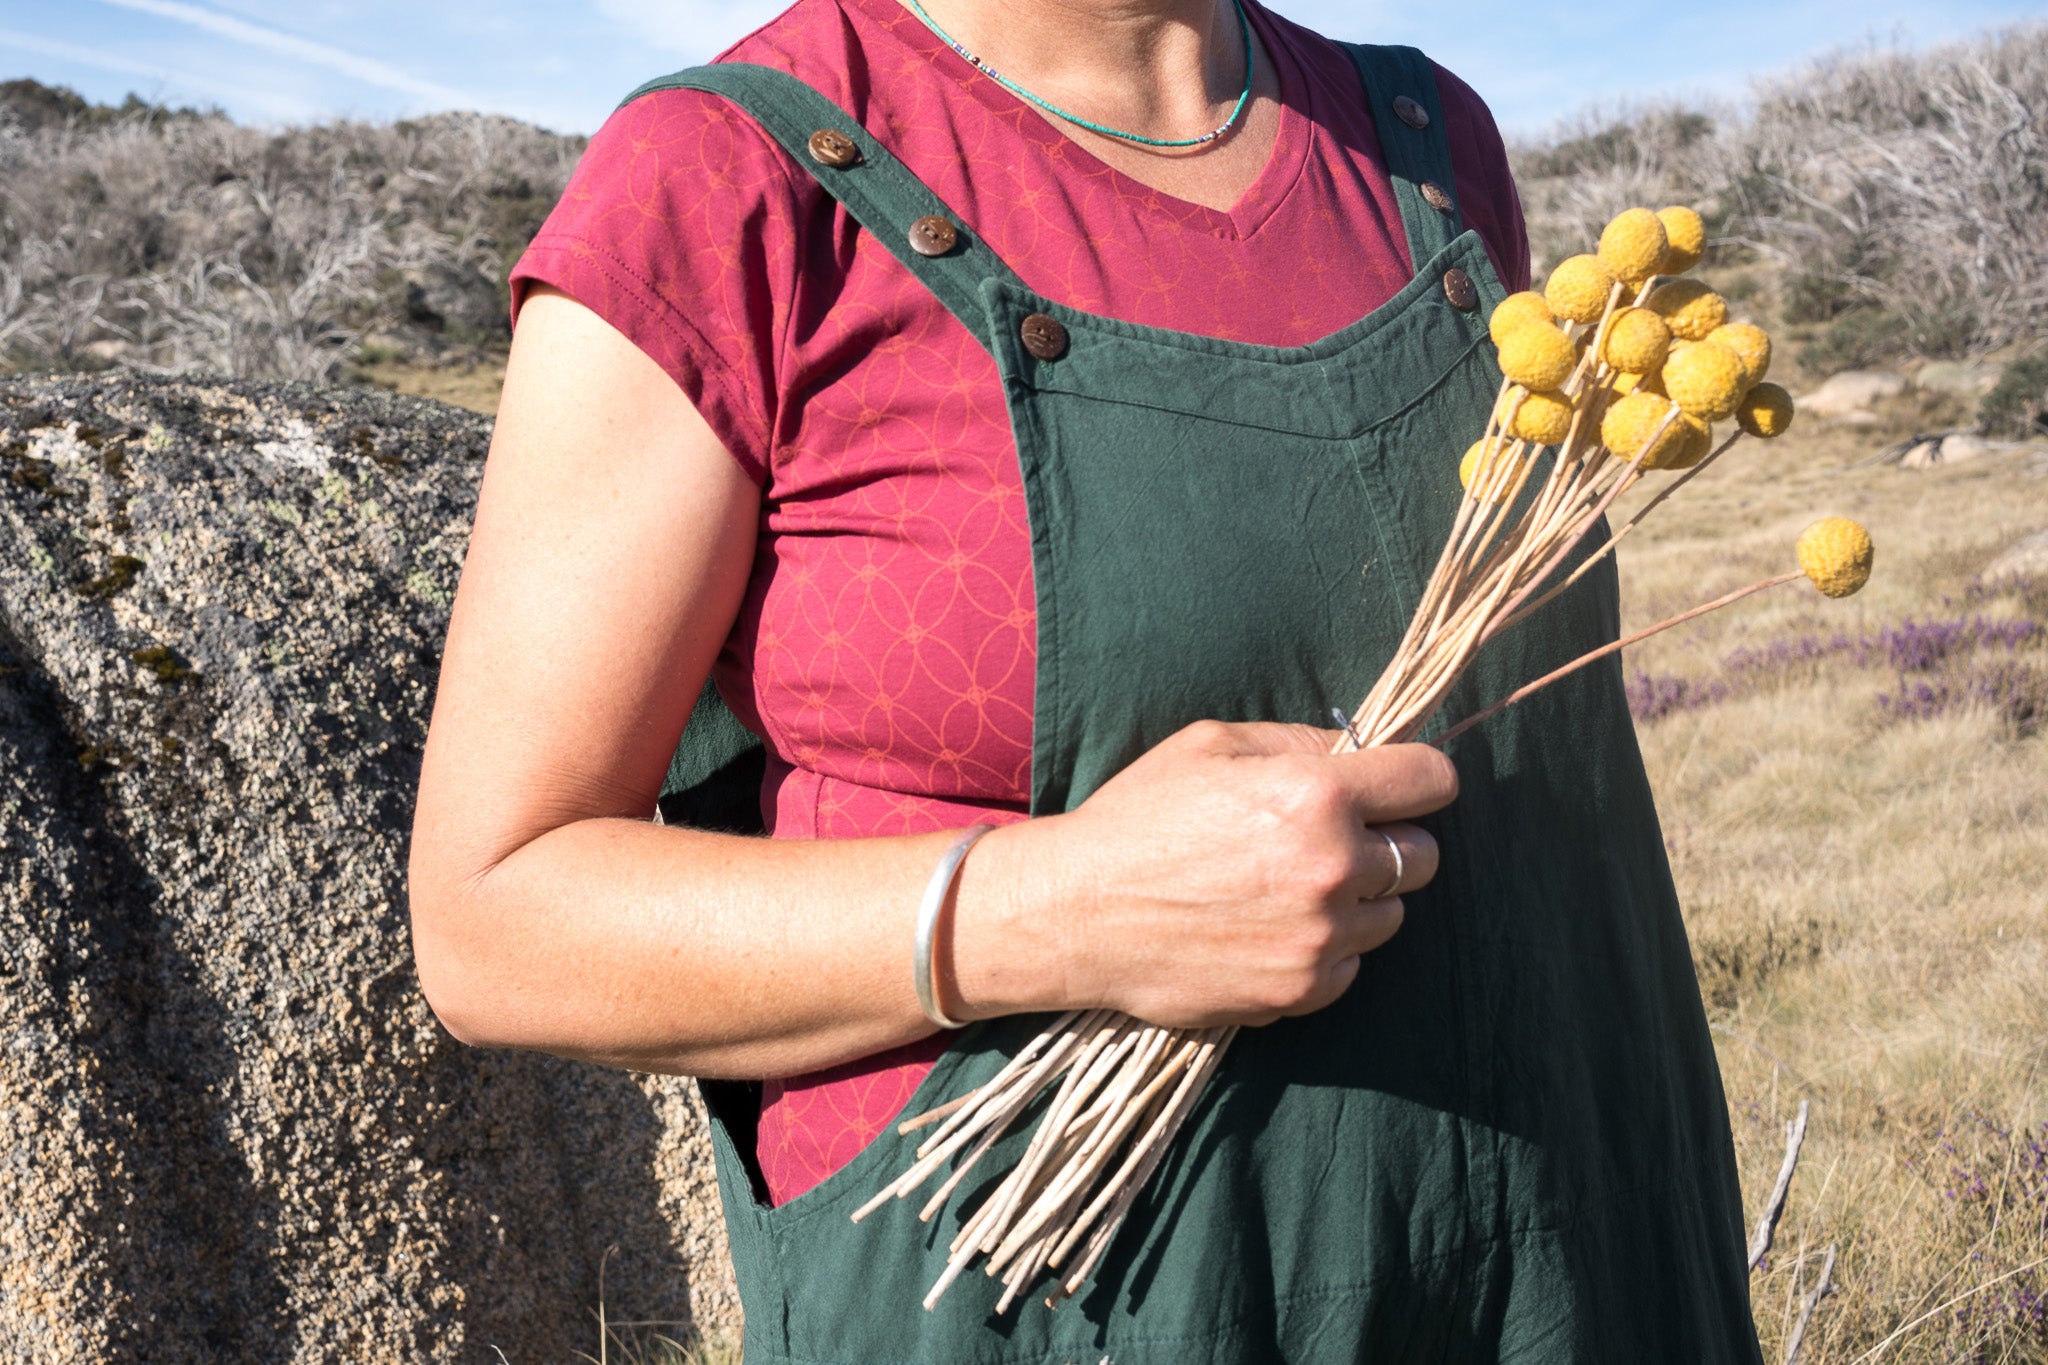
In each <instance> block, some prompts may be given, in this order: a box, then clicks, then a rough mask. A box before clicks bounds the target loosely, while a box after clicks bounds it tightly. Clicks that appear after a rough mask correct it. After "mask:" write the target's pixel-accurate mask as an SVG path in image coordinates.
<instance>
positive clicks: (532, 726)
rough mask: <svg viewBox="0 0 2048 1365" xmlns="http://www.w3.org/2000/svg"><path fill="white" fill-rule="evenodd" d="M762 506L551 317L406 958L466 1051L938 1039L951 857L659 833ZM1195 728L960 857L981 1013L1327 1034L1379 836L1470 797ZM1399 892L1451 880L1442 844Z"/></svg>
mask: <svg viewBox="0 0 2048 1365" xmlns="http://www.w3.org/2000/svg"><path fill="white" fill-rule="evenodd" d="M759 511H760V507H759V493H758V491H757V490H756V489H755V487H754V486H753V484H752V483H751V482H749V481H748V479H747V478H746V476H745V475H744V474H743V473H742V471H741V470H740V468H739V466H738V465H737V464H736V463H735V462H734V461H733V460H732V459H731V457H730V456H729V455H728V454H727V453H726V451H725V450H724V449H723V448H722V446H721V445H720V443H719V441H718V439H717V438H716V436H715V435H713V433H712V432H711V430H710V428H709V427H708V426H707V425H706V424H705V422H704V421H703V419H702V418H701V417H700V416H699V415H698V413H697V412H696V411H695V409H694V408H693V407H692V406H691V405H690V403H689V402H688V401H687V399H686V398H685V397H684V396H683V394H682V393H681V392H680V391H679V390H678V389H677V387H676V385H675V384H674V383H673V381H671V380H670V379H669V378H668V376H667V375H665V374H664V373H663V372H662V371H661V370H660V369H659V367H657V366H656V365H655V364H654V363H653V361H651V360H650V359H648V358H647V357H646V356H645V355H644V354H642V353H641V352H640V351H639V350H638V349H637V348H636V347H634V346H633V345H632V344H631V343H630V342H629V341H627V340H626V339H625V338H624V337H622V336H620V335H619V334H618V333H617V332H615V331H614V330H612V329H611V328H610V327H609V326H607V325H606V324H605V323H604V322H603V321H601V320H600V319H599V318H598V317H597V316H596V315H595V314H593V313H591V312H589V311H588V310H587V309H584V308H583V307H582V306H580V305H578V304H576V303H575V302H573V301H572V300H570V299H568V298H567V297H565V296H562V295H560V294H556V293H553V292H552V291H545V290H543V291H540V292H539V293H537V294H536V295H535V296H534V297H533V298H531V299H530V300H529V301H528V302H527V304H526V307H525V309H524V312H523V314H522V317H521V320H520V327H519V332H518V336H517V339H516V340H515V342H514V345H513V349H512V357H511V362H510V366H509V369H508V372H507V375H506V383H505V393H504V401H503V405H502V407H501V409H500V413H499V418H498V428H497V434H496V437H495V439H494V440H493V442H492V447H491V455H490V461H489V464H488V466H487V467H486V471H485V476H484V484H483V492H482V498H481V501H480V503H479V507H478V513H477V521H476V528H475V532H474V534H473V536H472V539H471V542H470V548H469V557H468V560H467V562H466V564H465V567H464V570H463V577H462V584H461V588H460V591H459V592H458V593H457V596H456V602H455V610H454V616H453V619H452V621H451V623H450V626H449V636H448V647H447V649H446V651H445V654H444V657H443V662H442V670H441V679H440V690H439V694H438V696H437V698H436V702H435V708H434V718H433V724H432V728H431V731H430V734H429V737H428V741H427V752H426V758H425V764H424V768H423V770H422V773H421V778H420V792H419V805H418V811H417V815H416V822H415V826H414V838H413V850H412V864H411V898H412V912H413V933H414V946H415V951H416V954H417V958H418V963H419V972H420V980H421V984H422V986H423V987H424V988H425V990H426V993H427V996H428V999H429V1001H430V1002H431V1003H432V1004H433V1006H434V1009H435V1010H436V1012H437V1013H438V1014H439V1015H440V1017H441V1019H442V1021H443V1022H444V1023H445V1024H446V1025H447V1026H448V1027H449V1029H450V1030H451V1031H452V1032H454V1033H455V1034H456V1036H458V1037H460V1038H462V1039H464V1040H466V1041H469V1042H473V1043H477V1044H480V1045H488V1046H517V1047H530V1048H537V1049H541V1050H544V1051H549V1052H555V1053H559V1054H562V1055H566V1056H575V1057H584V1058H589V1059H592V1060H597V1061H604V1062H610V1063H615V1064H619V1065H624V1066H631V1067H635V1068H639V1069H645V1070H656V1071H673V1072H682V1073H688V1074H697V1075H726V1076H769V1075H787V1074H795V1073H800V1072H805V1071H810V1070H814V1069H817V1068H819V1067H822V1066H826V1065H830V1064H833V1063H836V1062H839V1061H844V1060H847V1059H850V1058H853V1057H858V1056H864V1055H867V1054H869V1053H873V1052H876V1051H879V1050H882V1049H884V1048H888V1047H892V1046H895V1045H898V1044H901V1043H904V1042H908V1041H911V1040H913V1039H915V1038H918V1037H921V1036H924V1035H926V1034H929V1033H930V1032H931V1031H932V1026H931V1025H930V1024H929V1023H928V1022H927V1021H926V1020H925V1018H924V1016H923V1015H922V1014H921V1013H920V1012H919V1010H918V1007H917V1004H916V999H915V996H914V994H913V993H912V989H911V984H910V970H909V955H910V943H911V936H912V921H913V918H914V915H915V912H916V906H917V903H918V900H919V897H920V895H921V894H922V892H923V889H924V884H925V881H926V879H927V877H928V876H929V874H930V870H931V867H932V865H933V863H934V862H935V861H936V860H937V858H938V855H939V853H940V851H941V850H942V849H943V848H944V847H945V846H946V844H947V843H948V842H949V841H950V838H951V835H950V834H934V835H928V836H919V837H904V838H875V839H857V840H833V841H818V842H808V841H770V840H762V839H747V838H741V837H737V836H731V835H718V834H706V833H702V832H698V831H691V830H681V829H675V828H665V827H662V826H657V825H654V824H652V823H651V822H650V816H651V813H652V811H653V809H654V803H655V798H656V796H657V795H658V793H659V790H660V786H661V782H662V778H663V776H664V774H665V773H666V770H667V765H668V759H669V756H670V754H671V752H672V751H673V749H674V747H675V741H676V737H677V736H678V735H679V734H680V732H681V730H682V727H683V722H684V720H685V718H686V717H687V715H688V713H689V710H690V707H691V705H692V703H693V702H694V701H695V699H696V696H697V693H698V691H699V689H700V688H701V687H702V685H703V681H704V678H705V676H706V675H707V674H708V672H709V670H710V666H711V662H712V660H713V658H714V656H715V655H716V654H717V652H718V649H719V647H720V645H721V643H722V642H723V640H724V638H725V636H726V634H727V632H728V630H729V629H730V627H731V624H732V621H733V618H734V615H735V613H736V612H737V610H738V606H739V602H740V599H741V596H742V593H743V592H744V589H745V584H746V580H747V576H748V574H749V572H750V570H751V568H752V563H753V554H754V535H755V526H756V524H757V521H758V518H759ZM1327 742H1328V736H1326V735H1323V734H1322V733H1321V732H1318V731H1313V730H1308V729H1305V728H1300V727H1286V726H1224V725H1205V726H1197V727H1191V729H1190V730H1188V731H1185V732H1183V733H1182V734H1181V735H1178V736H1176V737H1174V739H1172V740H1169V741H1168V742H1167V743H1166V744H1162V745H1161V746H1160V747H1159V748H1158V749H1156V750H1154V751H1153V752H1152V753H1151V754H1148V755H1147V756H1145V758H1143V759H1141V760H1140V761H1139V762H1138V763H1137V764H1134V765H1133V766H1132V768H1131V769H1129V770H1128V771H1127V772H1126V773H1124V774H1122V775H1120V776H1119V777H1118V778H1117V779H1116V780H1115V781H1113V782H1111V783H1110V784H1108V785H1107V786H1105V787H1104V788H1103V790H1102V791H1101V792H1099V793H1098V794H1097V795H1096V797H1094V798H1093V799H1091V800H1090V801H1089V802H1088V803H1086V804H1085V805H1083V806H1082V807H1081V808H1080V809H1079V810H1077V811H1075V812H1073V813H1071V814H1069V815H1063V816H1058V817H1052V818H1048V819H1040V820H1034V821H1030V822H1027V823H1026V824H1023V825H1019V826H1014V827H1010V828H1006V829H1003V830H999V831H998V832H997V833H995V834H993V835H991V836H989V837H988V838H987V839H986V840H984V841H983V843H982V844H981V845H980V846H979V847H977V849H976V850H975V852H974V854H973V855H972V857H970V858H969V859H968V862H967V866H966V869H965V871H964V873H963V875H962V878H961V882H960V890H959V895H958V901H957V904H956V906H955V908H954V913H953V916H952V925H953V929H952V933H951V935H950V938H949V940H946V941H942V944H941V956H940V964H939V965H940V977H941V980H942V982H943V983H944V987H945V995H946V1001H947V1003H948V1005H949V1007H950V1008H952V1009H954V1010H955V1011H956V1012H958V1013H961V1014H965V1015H968V1016H985V1015H993V1014H1001V1013H1009V1012H1016V1011H1021V1010H1030V1009H1060V1008H1067V1007H1069V1006H1072V1005H1092V1004H1109V1005H1114V1006H1116V1007H1118V1008H1124V1009H1128V1010H1131V1011H1132V1012H1134V1013H1138V1014H1141V1015H1143V1016H1144V1017H1147V1018H1151V1019H1154V1020H1157V1021H1159V1022H1163V1023H1194V1022H1214V1021H1224V1020H1228V1021H1233V1022H1235V1021H1249V1022H1259V1021H1262V1020H1266V1019H1271V1018H1275V1017H1278V1016H1279V1015H1281V1014H1287V1013H1298V1012H1302V1011H1304V1010H1308V1009H1314V1008H1320V1007H1321V1005H1323V1004H1327V1003H1328V1002H1329V1001H1330V1000H1332V999H1334V998H1335V997H1336V995H1337V994H1339V993H1341V992H1342V990H1343V989H1344V988H1345V986H1347V985H1348V984H1349V982H1350V980H1351V978H1352V976H1353V975H1355V973H1356V970H1357V955H1358V954H1359V953H1361V952H1365V951H1369V950H1370V949H1371V948H1372V947H1374V946H1377V944H1378V943H1380V942H1382V941H1384V939H1385V938H1386V937H1387V936H1389V935H1390V934H1391V933H1393V931H1394V929H1395V927H1396V926H1397V925H1398V923H1399V917H1400V902H1399V901H1398V900H1395V899H1385V900H1371V899H1367V898H1369V897H1372V896H1374V895H1376V894H1378V893H1379V892H1380V890H1381V889H1382V887H1383V885H1384V883H1385V880H1386V875H1387V868H1388V866H1389V864H1390V861H1391V860H1390V859H1389V857H1388V855H1387V852H1386V849H1385V845H1384V843H1383V841H1381V840H1380V839H1379V838H1378V836H1377V835H1373V834H1369V833H1367V832H1366V830H1365V828H1364V824H1365V822H1367V821H1374V822H1379V821H1389V820H1392V821H1399V820H1403V819H1406V818H1409V817H1412V816H1414V815H1418V814H1421V813H1424V812H1426V811H1428V810H1432V809H1435V808H1436V807H1437V806H1440V805H1442V804H1443V803H1444V802H1446V801H1448V800H1449V799H1450V797H1451V795H1452V794H1453V792H1454V791H1455V777H1454V776H1453V775H1452V773H1451V771H1450V768H1449V765H1448V764H1447V763H1445V762H1444V761H1443V760H1442V758H1441V756H1439V755H1437V754H1436V753H1435V752H1434V751H1432V750H1427V749H1419V748H1412V747H1410V748H1403V749H1398V750H1382V751H1377V752H1375V753H1373V754H1366V755H1351V756H1347V757H1346V758H1342V759H1337V758H1331V757H1328V756H1327V755H1326V754H1324V753H1323V752H1320V751H1321V750H1323V749H1325V748H1326V747H1327ZM1388 828H1389V830H1390V831H1391V832H1392V833H1394V834H1395V836H1396V837H1397V838H1399V839H1400V840H1401V841H1402V843H1403V845H1404V848H1405V849H1406V850H1407V853H1408V858H1407V861H1408V865H1409V868H1410V875H1409V876H1408V878H1407V879H1406V880H1405V881H1404V882H1403V885H1402V888H1401V889H1403V890H1407V889H1412V888H1414V887H1416V886H1419V885H1421V884H1423V883H1424V882H1426V881H1427V880H1428V878H1429V875H1430V874H1431V872H1432V871H1433V869H1434V850H1433V848H1432V847H1431V846H1429V844H1428V839H1427V836H1425V835H1423V834H1422V833H1421V832H1420V831H1419V830H1415V829H1413V828H1412V827H1409V826H1404V825H1391V826H1388Z"/></svg>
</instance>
